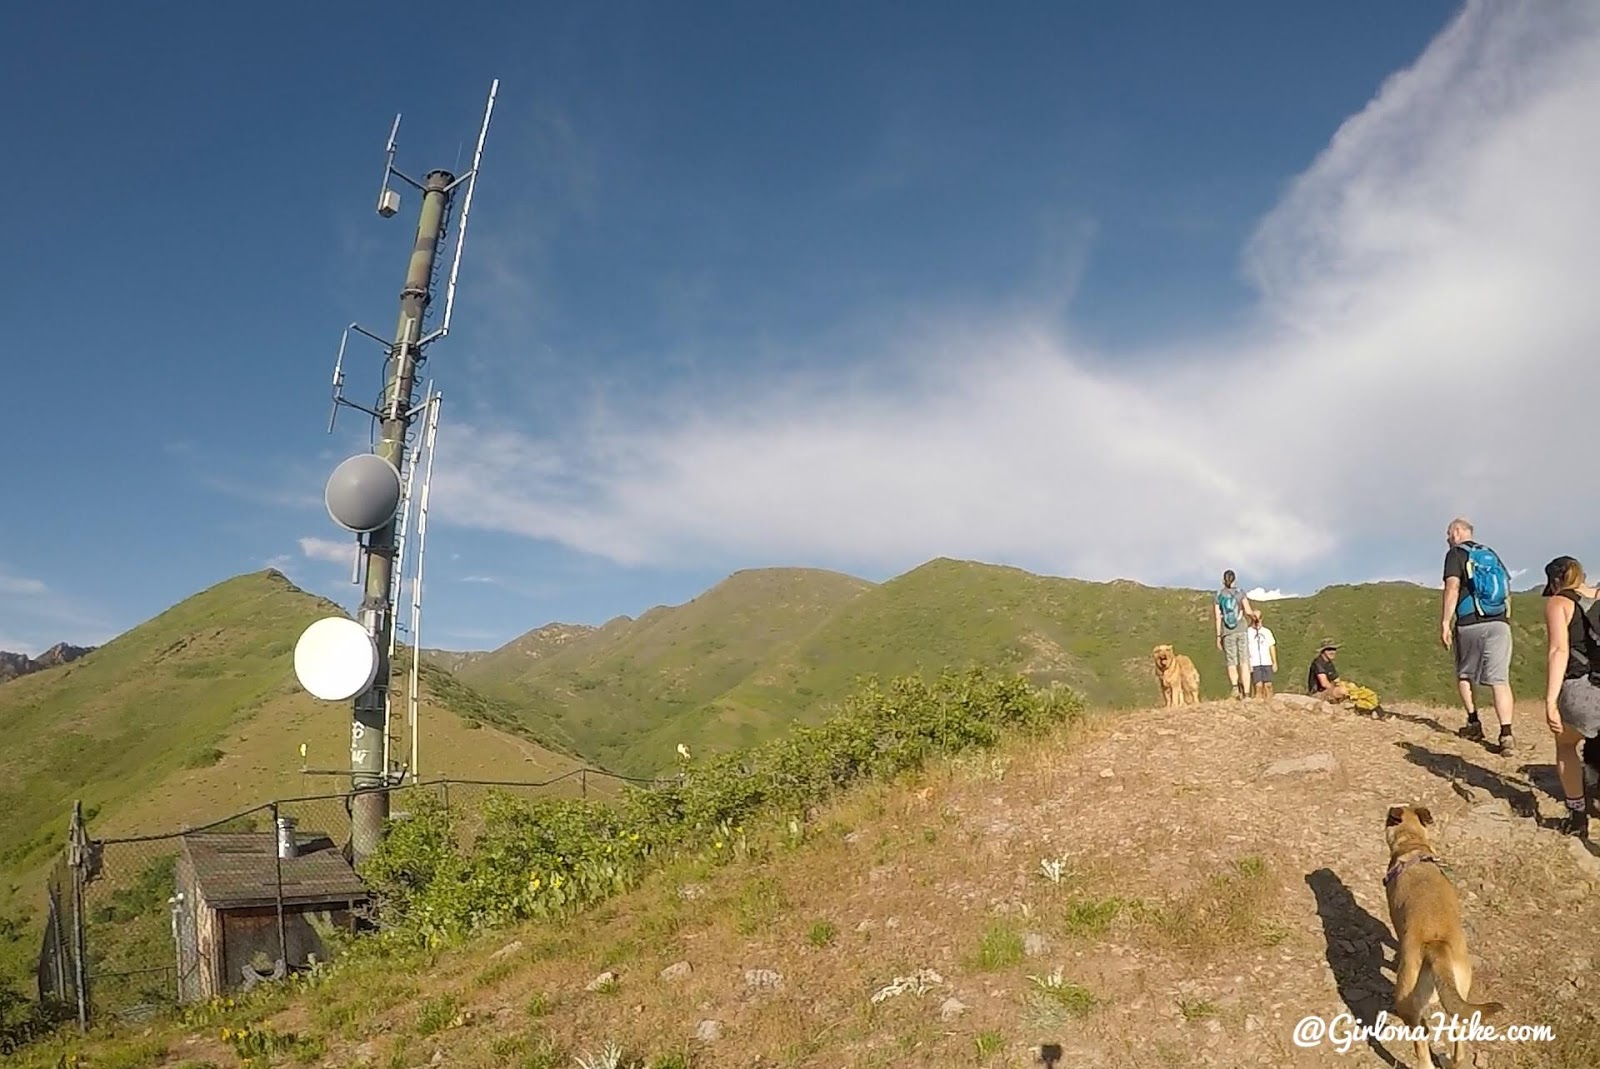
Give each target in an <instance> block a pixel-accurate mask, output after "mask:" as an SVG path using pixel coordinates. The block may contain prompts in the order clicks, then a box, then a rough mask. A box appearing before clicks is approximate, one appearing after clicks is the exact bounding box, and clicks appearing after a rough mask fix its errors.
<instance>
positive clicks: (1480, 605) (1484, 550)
mask: <svg viewBox="0 0 1600 1069" xmlns="http://www.w3.org/2000/svg"><path fill="white" fill-rule="evenodd" d="M1461 548H1462V549H1464V550H1466V551H1467V582H1466V587H1467V593H1468V595H1469V597H1470V599H1471V600H1470V603H1469V601H1468V598H1462V599H1461V600H1460V601H1459V602H1457V603H1456V615H1457V616H1466V615H1468V614H1469V613H1471V612H1472V611H1473V608H1474V607H1475V608H1476V609H1477V611H1478V615H1479V616H1503V615H1505V611H1506V600H1507V599H1508V598H1510V597H1511V577H1510V576H1509V575H1507V574H1506V566H1505V565H1504V564H1501V563H1500V557H1499V556H1498V555H1497V554H1496V553H1495V551H1494V550H1492V549H1490V548H1489V547H1488V546H1480V545H1479V544H1478V543H1476V542H1463V543H1461Z"/></svg>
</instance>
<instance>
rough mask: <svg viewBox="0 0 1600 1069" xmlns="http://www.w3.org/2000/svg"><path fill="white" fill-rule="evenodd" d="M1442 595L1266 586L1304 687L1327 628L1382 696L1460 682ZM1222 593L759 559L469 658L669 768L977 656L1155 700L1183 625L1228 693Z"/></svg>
mask: <svg viewBox="0 0 1600 1069" xmlns="http://www.w3.org/2000/svg"><path fill="white" fill-rule="evenodd" d="M801 590H805V591H806V593H805V594H804V595H803V596H799V598H798V600H799V604H798V605H797V603H796V598H797V592H798V591H801ZM1438 598H1439V593H1438V591H1435V590H1429V589H1426V588H1423V587H1420V586H1416V585H1414V584H1410V583H1367V584H1361V585H1357V586H1335V587H1329V588H1327V589H1325V590H1323V591H1321V592H1319V593H1318V594H1316V595H1315V596H1312V597H1307V598H1288V599H1283V600H1278V601H1271V602H1266V603H1264V604H1263V605H1261V606H1259V607H1260V608H1261V609H1262V610H1263V612H1264V613H1265V617H1266V623H1267V626H1268V627H1270V628H1271V629H1272V631H1273V632H1274V634H1275V636H1276V638H1277V641H1278V657H1279V664H1280V669H1281V671H1280V675H1279V683H1278V685H1279V689H1292V690H1298V689H1300V688H1301V687H1302V685H1303V681H1304V677H1305V671H1306V668H1307V666H1308V665H1309V663H1310V661H1311V658H1312V656H1313V655H1314V654H1315V652H1316V646H1317V645H1318V644H1319V643H1320V642H1321V641H1322V639H1323V637H1324V636H1329V637H1332V638H1334V639H1336V640H1338V641H1339V642H1341V643H1343V645H1344V649H1343V650H1342V651H1341V654H1340V661H1339V663H1340V665H1341V670H1342V671H1343V673H1344V674H1345V675H1347V676H1349V677H1351V678H1355V679H1358V680H1360V681H1362V682H1364V683H1366V684H1368V685H1369V686H1372V687H1374V688H1375V689H1376V690H1377V691H1378V692H1379V694H1380V695H1382V696H1384V697H1386V698H1393V699H1415V700H1433V701H1449V700H1451V695H1452V694H1453V692H1454V687H1453V682H1452V679H1453V677H1452V672H1451V660H1450V655H1449V654H1448V653H1447V652H1446V651H1445V650H1443V649H1442V648H1441V647H1440V645H1439V642H1438V635H1437V626H1436V620H1437V614H1438ZM1210 599H1211V594H1210V593H1209V592H1207V591H1201V590H1176V589H1165V588H1155V587H1147V586H1142V585H1140V584H1138V583H1133V582H1127V581H1117V582H1111V583H1090V582H1083V581H1080V580H1075V579H1056V578H1049V577H1044V576H1038V575H1033V574H1031V573H1028V572H1024V571H1021V570H1020V569H1016V568H1008V567H998V566H994V565H987V564H978V563H972V562H967V561H955V560H946V559H940V560H935V561H931V562H929V563H928V564H925V565H923V566H921V567H919V568H916V569H914V570H912V571H910V572H907V573H906V574H904V575H901V576H899V577H897V578H895V579H893V580H890V581H889V582H886V583H883V584H881V585H876V586H874V585H871V584H867V583H865V582H860V581H851V580H849V579H848V577H844V576H838V575H836V574H835V573H826V572H820V573H819V572H807V571H792V570H783V571H773V572H763V571H753V572H742V573H739V575H736V576H734V577H733V578H731V579H729V580H728V581H726V582H725V583H723V584H721V585H719V586H718V587H715V588H713V589H712V590H711V591H708V592H707V593H706V594H705V595H703V596H702V597H701V598H698V599H696V600H695V601H693V602H690V603H688V604H687V605H684V606H679V607H676V608H658V609H653V610H651V612H650V613H647V614H646V615H645V616H644V617H641V618H640V619H639V620H637V621H630V620H626V619H623V620H619V621H613V622H612V623H611V624H608V625H607V626H606V627H604V628H601V629H598V630H594V631H590V632H588V633H586V634H583V635H581V636H578V637H576V638H573V639H571V640H570V641H568V642H567V643H566V644H565V645H564V646H563V647H562V648H561V649H559V650H556V651H549V650H544V651H542V652H538V654H537V655H533V654H531V653H529V652H526V651H524V652H518V651H517V649H516V648H514V647H516V646H517V644H512V645H511V646H508V647H506V648H504V649H503V650H500V651H496V652H495V653H492V654H487V655H484V656H482V657H479V658H477V659H475V660H473V661H470V662H468V663H466V665H465V666H464V667H463V668H462V675H463V677H464V678H465V679H467V680H469V681H471V682H473V683H474V684H475V685H477V686H479V687H480V689H482V690H484V691H486V692H490V693H493V694H495V695H496V696H497V697H499V698H501V699H503V700H505V701H506V702H508V703H510V704H515V705H518V706H519V707H520V708H521V709H522V711H523V714H524V715H525V716H527V717H529V718H530V722H531V723H537V724H541V725H545V724H548V725H549V727H548V728H547V730H549V731H551V732H553V734H552V735H551V736H550V738H551V739H552V740H556V741H560V742H564V743H566V744H568V745H571V746H572V747H573V748H575V749H576V750H577V751H578V752H581V753H584V754H586V755H588V756H590V757H591V758H594V759H596V760H600V761H602V762H603V763H606V764H607V765H608V766H609V767H615V768H618V769H619V770H623V771H629V772H636V773H650V772H656V771H659V770H661V769H663V768H666V767H670V765H671V763H672V760H673V752H674V749H675V747H676V745H677V744H678V743H679V742H683V743H687V744H688V745H690V747H691V748H696V747H698V748H700V749H713V750H725V749H730V748H734V747H737V746H742V745H748V744H750V743H753V742H757V741H760V740H762V739H765V738H768V737H770V736H771V735H773V734H775V733H777V732H779V731H781V730H783V729H784V727H785V726H786V725H788V724H790V723H792V722H794V721H796V720H799V721H805V722H810V721H815V720H816V719H817V718H818V717H820V716H821V715H822V714H823V712H824V710H825V709H826V707H827V706H828V704H829V703H831V702H834V701H836V700H838V699H839V698H841V697H842V696H843V695H844V694H846V693H847V692H848V691H849V690H850V689H851V687H852V685H853V683H854V682H855V680H857V679H858V678H860V677H861V676H864V675H883V676H892V675H902V674H908V673H921V674H925V675H926V674H930V673H935V672H937V671H938V670H940V669H941V668H944V667H946V666H950V667H960V666H965V665H968V664H973V663H980V664H985V665H990V666H995V667H1000V668H1005V669H1015V670H1019V671H1022V672H1024V673H1026V674H1027V675H1029V676H1030V677H1031V678H1033V679H1034V680H1036V681H1038V682H1049V681H1052V680H1059V681H1061V682H1063V683H1066V684H1068V685H1070V686H1072V687H1073V688H1074V689H1076V690H1078V691H1079V692H1080V693H1082V694H1084V695H1085V696H1086V697H1087V698H1088V699H1089V700H1090V701H1091V702H1094V703H1095V704H1097V705H1102V706H1113V707H1116V706H1141V705H1148V704H1151V703H1153V702H1155V701H1156V700H1158V696H1159V691H1158V689H1157V686H1156V683H1155V679H1154V675H1153V672H1152V669H1151V665H1150V650H1151V647H1153V646H1155V645H1157V644H1158V643H1166V642H1170V643H1172V644H1174V645H1175V646H1176V647H1177V649H1178V650H1179V651H1180V652H1182V653H1187V654H1188V655H1189V656H1190V657H1192V658H1194V660H1195V663H1196V664H1197V665H1198V667H1199V669H1200V675H1201V691H1202V695H1203V696H1205V697H1208V698H1217V697H1222V696H1224V695H1225V694H1226V693H1227V676H1226V672H1225V670H1224V667H1223V662H1222V655H1221V653H1220V652H1219V651H1218V650H1217V649H1216V645H1215V641H1214V639H1213V637H1212V634H1213V633H1212V624H1211V600H1210ZM1539 613H1540V599H1539V598H1538V596H1537V595H1536V594H1533V593H1528V592H1524V593H1520V594H1517V595H1516V596H1515V598H1514V600H1513V626H1514V628H1515V633H1516V650H1517V654H1516V657H1515V660H1514V676H1513V682H1514V683H1515V684H1516V687H1517V690H1518V691H1519V693H1523V694H1531V693H1533V692H1534V690H1535V689H1537V688H1538V687H1539V686H1541V685H1542V682H1541V681H1542V673H1543V662H1542V653H1541V651H1542V648H1543V647H1542V643H1543V641H1544V639H1543V624H1542V622H1541V618H1540V615H1539ZM519 643H523V644H524V645H526V642H525V641H524V640H519ZM513 669H514V670H513Z"/></svg>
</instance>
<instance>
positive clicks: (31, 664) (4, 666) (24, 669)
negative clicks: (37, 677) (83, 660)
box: [0, 642, 96, 683]
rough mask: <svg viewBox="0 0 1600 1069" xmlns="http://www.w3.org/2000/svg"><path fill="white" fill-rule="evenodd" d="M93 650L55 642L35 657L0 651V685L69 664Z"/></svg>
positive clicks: (90, 647)
mask: <svg viewBox="0 0 1600 1069" xmlns="http://www.w3.org/2000/svg"><path fill="white" fill-rule="evenodd" d="M95 648H96V647H94V646H74V645H72V644H71V643H69V642H57V643H56V644H55V645H54V646H51V647H50V648H49V649H47V650H45V651H44V652H43V653H41V654H39V656H37V657H30V656H28V655H27V654H26V653H14V652H12V651H11V650H0V683H9V682H10V681H11V680H13V679H18V678H20V677H22V676H26V675H32V674H33V673H35V672H43V671H46V670H48V669H51V668H59V667H61V666H62V665H64V664H71V663H72V662H73V661H76V660H77V659H79V658H80V657H82V656H84V655H85V654H88V653H93V652H94V651H95Z"/></svg>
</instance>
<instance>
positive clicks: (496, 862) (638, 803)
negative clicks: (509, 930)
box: [362, 668, 1083, 946]
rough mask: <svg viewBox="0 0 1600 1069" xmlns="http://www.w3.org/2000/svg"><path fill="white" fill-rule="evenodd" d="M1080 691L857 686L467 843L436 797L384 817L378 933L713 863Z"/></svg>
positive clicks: (1033, 725) (524, 912) (1041, 713)
mask: <svg viewBox="0 0 1600 1069" xmlns="http://www.w3.org/2000/svg"><path fill="white" fill-rule="evenodd" d="M1082 711H1083V703H1082V701H1081V699H1079V698H1078V696H1077V695H1076V694H1074V693H1072V692H1071V691H1068V690H1065V689H1063V688H1058V687H1052V688H1050V689H1047V690H1041V689H1039V688H1036V687H1034V686H1032V685H1031V684H1030V683H1029V682H1028V681H1027V680H1026V679H1025V678H1023V677H1021V676H1010V675H1000V674H996V673H993V672H991V671H989V670H987V669H984V668H972V669H968V670H966V671H962V672H952V671H946V672H945V673H943V674H942V675H940V676H939V678H938V679H937V680H935V681H933V682H931V683H930V682H928V681H925V680H924V679H922V678H920V677H917V676H908V677H903V678H898V679H895V680H892V681H891V682H889V683H888V685H887V686H884V685H882V684H880V683H878V682H877V681H876V680H873V681H869V682H867V683H865V684H864V685H862V686H861V687H860V688H859V689H858V690H857V691H856V692H855V693H854V694H852V695H851V696H850V697H849V698H847V699H846V700H845V701H844V703H843V705H842V708H841V709H840V710H839V712H838V713H837V714H836V715H834V716H833V717H832V718H830V719H829V720H827V721H826V722H824V723H823V724H821V725H819V726H815V727H809V726H797V727H796V728H795V729H794V730H793V731H792V732H790V734H788V735H787V736H785V737H783V738H780V739H775V740H773V741H771V742H769V743H766V744H764V745H761V746H758V747H754V748H752V749H749V750H744V751H740V752H735V753H728V754H719V755H715V756H712V757H710V758H707V759H705V760H703V761H686V762H684V767H683V771H682V772H681V774H680V775H679V776H678V777H677V779H676V780H675V781H672V782H668V783H664V784H659V785H656V786H652V787H648V788H631V789H629V790H628V791H627V792H626V793H625V794H624V796H623V798H622V799H621V801H620V803H618V804H615V805H611V806H608V805H605V804H602V803H596V802H590V801H585V800H573V799H540V800H537V801H531V802H530V801H524V800H520V799H516V798H512V797H510V796H508V795H505V794H500V793H496V794H492V795H490V797H489V798H488V799H487V800H486V802H485V803H484V807H483V812H482V813H481V826H480V827H479V828H478V830H477V832H476V834H475V835H474V836H473V838H472V841H471V843H470V844H468V843H463V842H462V841H461V838H462V837H461V836H460V834H459V829H458V827H457V821H456V820H455V819H454V818H453V816H452V814H451V813H450V811H449V810H448V809H447V808H446V807H444V806H443V805H442V804H440V803H439V802H437V801H435V800H427V801H424V802H423V803H422V804H420V805H418V806H417V807H415V808H414V809H413V811H412V812H411V813H410V814H409V815H408V816H407V817H406V818H405V819H400V820H396V821H394V822H393V823H392V825H391V827H390V829H389V833H388V834H387V836H386V837H385V840H384V843H383V846H382V847H381V848H380V849H379V850H378V852H377V853H375V854H374V855H373V856H372V857H370V858H369V859H367V861H366V862H365V863H364V865H363V868H362V875H363V876H364V877H365V878H366V879H367V880H368V881H369V884H370V885H371V886H372V887H373V888H374V890H375V891H376V893H377V896H378V899H379V906H380V911H381V913H382V917H383V924H384V927H385V929H386V930H387V931H388V932H389V933H390V935H391V936H392V937H394V938H398V939H399V940H401V941H402V942H405V943H411V944H418V945H422V946H437V945H440V944H442V943H444V942H447V941H449V940H451V939H454V938H456V937H459V936H462V935H465V934H467V933H470V932H472V931H475V930H479V929H483V928H492V927H498V926H501V925H504V924H508V923H512V922H515V921H519V920H524V919H529V918H540V917H553V916H559V915H562V914H565V913H568V912H570V911H572V910H575V909H581V908H583V907H585V906H588V905H591V904H593V903H595V902H598V901H601V900H603V899H606V898H609V897H610V896H612V895H614V894H616V893H618V892H620V891H623V890H625V889H627V888H628V887H629V886H631V885H632V884H633V883H634V882H635V881H636V880H637V879H638V877H639V876H640V875H641V874H642V873H643V872H644V870H645V868H646V866H647V865H648V864H650V862H651V860H652V858H655V857H657V856H658V855H660V854H662V853H663V852H665V851H671V850H680V849H704V850H707V851H708V852H710V853H711V854H712V856H713V857H716V856H724V857H725V856H727V855H729V854H731V853H732V852H733V851H732V850H731V849H728V850H722V849H721V847H723V846H724V845H725V844H727V843H728V841H729V840H730V839H731V838H732V837H733V835H734V834H735V833H742V829H743V827H744V825H745V824H746V822H747V821H750V820H751V819H752V818H757V817H768V818H774V819H776V820H779V821H782V820H788V821H791V822H792V821H803V820H805V819H806V817H807V816H808V815H809V810H810V809H811V807H813V806H815V805H816V804H817V803H819V802H821V801H823V800H824V799H826V798H827V797H829V796H830V795H831V794H833V793H834V792H836V791H838V790H840V789H841V788H844V787H847V786H849V785H851V784H853V783H857V782H861V781H865V780H869V779H879V780H884V779H890V778H893V777H894V776H897V775H899V774H901V773H903V772H908V771H911V770H914V769H918V768H921V767H923V766H924V765H925V764H926V763H927V762H928V761H930V760H932V759H934V758H937V757H940V756H945V755H950V754H955V753H959V752H961V751H965V750H970V749H974V748H986V747H992V746H994V745H995V744H996V743H998V742H999V741H1000V740H1001V738H1002V737H1003V736H1004V735H1005V734H1006V733H1008V732H1021V733H1030V734H1031V733H1037V732H1039V731H1042V730H1046V729H1048V728H1051V727H1053V726H1056V725H1058V724H1060V723H1062V722H1064V721H1066V720H1070V719H1073V718H1076V717H1078V716H1080V715H1081V714H1082Z"/></svg>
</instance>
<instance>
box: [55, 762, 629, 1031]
mask: <svg viewBox="0 0 1600 1069" xmlns="http://www.w3.org/2000/svg"><path fill="white" fill-rule="evenodd" d="M346 774H348V773H346ZM651 782H654V781H650V780H639V779H632V778H630V777H625V776H620V775H618V774H616V773H611V772H606V771H603V770H599V769H587V768H586V769H577V770H574V771H572V772H569V773H567V774H565V775H563V776H560V777H558V778H556V779H551V780H543V781H536V782H518V781H492V780H457V779H441V780H433V781H429V782H426V783H421V784H405V785H402V786H398V787H389V788H379V789H380V790H384V791H385V792H386V793H387V794H388V795H389V813H390V817H391V818H395V817H402V816H403V815H404V814H405V813H406V812H408V811H409V810H410V809H411V808H412V807H414V806H415V805H416V804H417V801H418V799H419V798H420V797H421V796H423V795H427V796H430V797H433V798H435V799H437V800H438V801H439V802H441V803H442V804H444V805H445V806H446V807H447V808H449V809H450V810H451V812H452V813H453V814H459V816H460V817H462V818H464V821H463V823H460V824H458V828H460V830H461V831H462V833H463V834H464V836H465V837H467V838H470V837H471V836H472V834H473V833H474V832H475V830H476V829H475V827H473V821H472V817H473V816H475V815H476V814H478V813H479V812H480V811H481V809H482V804H481V803H482V802H483V801H484V799H485V798H486V797H487V796H488V794H489V793H490V792H491V791H504V792H508V793H510V794H512V795H513V796H521V797H525V798H528V799H530V800H531V799H534V798H588V797H601V796H609V795H611V794H612V793H613V792H614V791H615V789H616V788H617V786H618V785H619V784H621V783H636V784H640V785H647V784H649V783H651ZM351 798H352V794H351V792H348V791H346V792H342V793H337V794H322V795H308V796H304V797H298V798H283V799H278V800H276V801H272V802H266V803H263V804H262V805H258V806H256V807H254V808H252V809H247V810H244V811H243V812H240V813H235V814H233V815H232V816H230V817H227V818H224V819H222V820H217V821H213V822H211V823H209V824H204V825H200V826H198V827H188V828H183V829H181V830H178V831H171V832H161V833H157V834H153V835H139V836H124V837H114V838H105V839H95V838H93V837H92V836H91V834H90V829H89V828H88V827H87V825H86V823H85V821H84V819H83V812H82V808H81V806H74V808H73V819H72V825H71V832H70V834H69V837H68V839H69V841H68V844H67V846H66V849H64V850H63V851H62V853H61V856H60V859H59V860H58V861H57V863H56V866H55V868H54V869H53V870H52V872H51V874H50V876H49V877H48V881H47V897H48V905H47V909H46V919H45V928H44V932H43V933H42V939H41V944H40V952H39V958H38V966H37V981H38V992H39V1000H40V1003H41V1004H43V1005H48V1006H51V1007H53V1008H54V1009H55V1011H56V1012H57V1013H60V1014H63V1015H65V1016H68V1017H69V1018H70V1017H73V1016H76V1018H77V1020H78V1022H79V1025H80V1026H81V1027H84V1028H87V1027H88V1025H89V1023H90V1021H91V1020H94V1019H98V1018H102V1017H117V1018H122V1019H127V1020H138V1019H142V1018H145V1017H148V1016H150V1015H152V1014H154V1013H156V1012H158V1011H160V1010H163V1009H167V1008H171V1007H173V1006H176V1005H178V1004H181V1003H184V1002H190V1001H195V1000H198V999H203V998H206V997H209V996H210V995H213V994H220V993H222V992H223V991H224V990H233V989H235V988H238V987H246V988H248V987H250V986H254V984H255V983H259V982H263V981H270V980H272V979H275V978H279V977H282V976H284V975H286V974H287V973H288V972H290V971H293V970H294V969H297V968H302V967H304V966H305V965H306V963H307V960H308V959H309V958H311V957H314V956H326V952H325V951H322V952H321V953H320V954H319V951H321V947H322V945H323V944H322V939H323V938H324V937H325V936H327V934H328V930H329V929H330V927H331V928H339V929H344V930H347V931H348V930H352V929H353V928H354V927H355V923H356V919H357V918H358V917H359V916H360V903H361V901H362V900H363V899H364V896H365V892H364V890H363V889H361V887H360V884H359V881H358V880H357V879H356V878H355V877H354V875H353V873H351V871H350V869H349V865H348V863H349V861H350V809H351ZM285 840H288V842H287V843H286V842H285Z"/></svg>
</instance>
